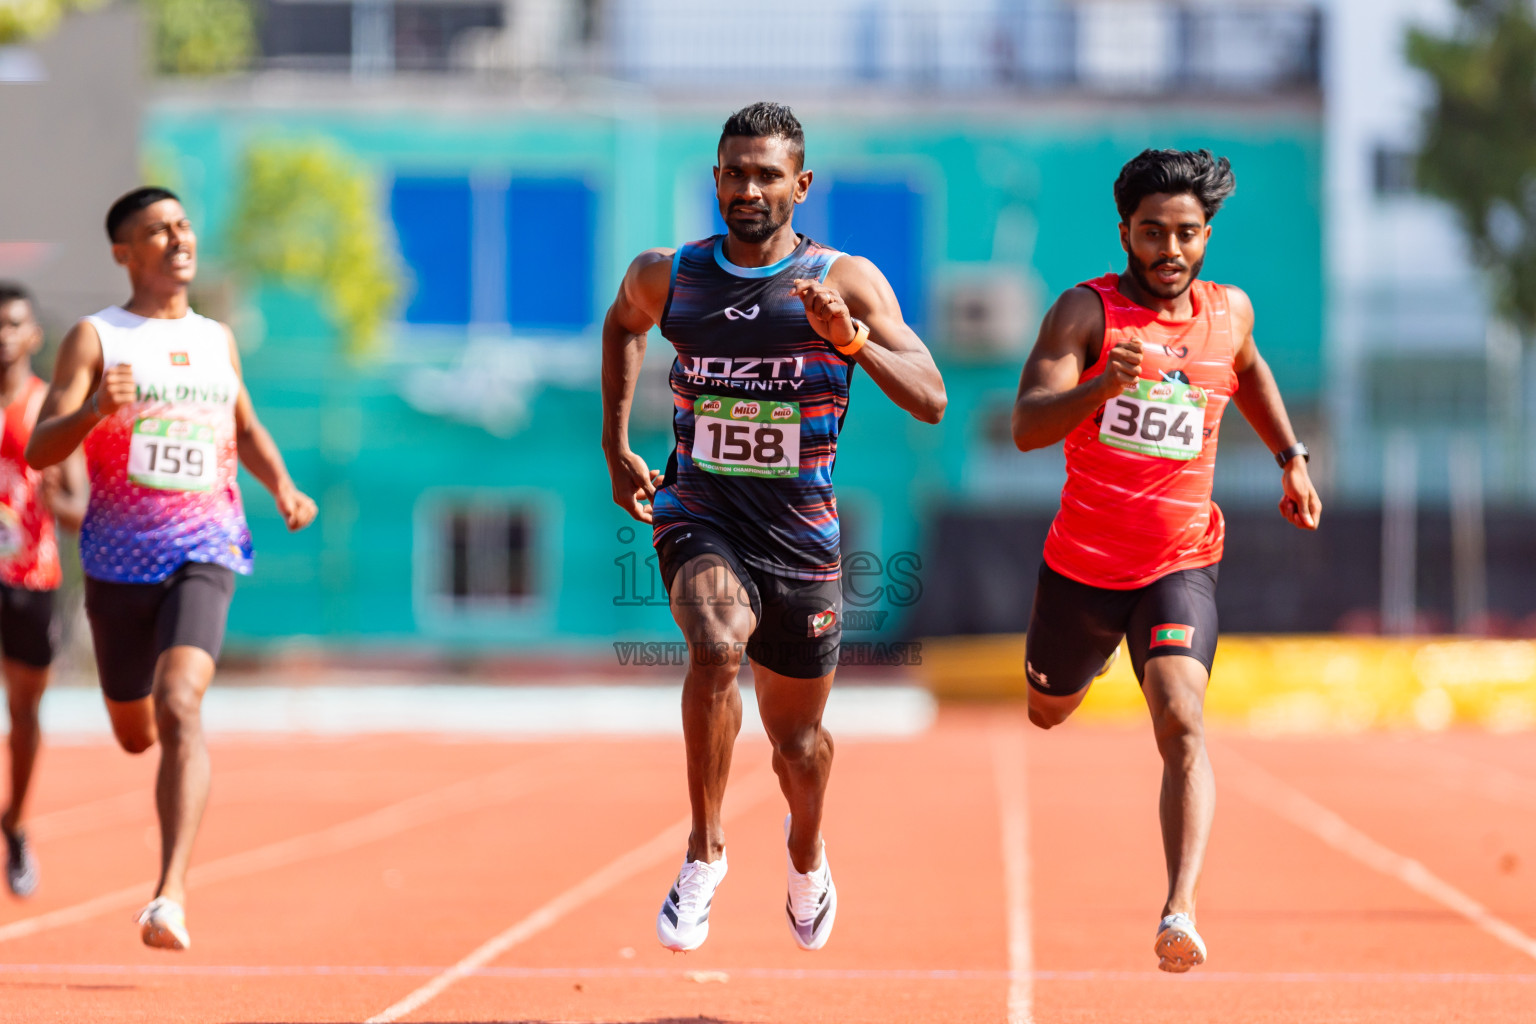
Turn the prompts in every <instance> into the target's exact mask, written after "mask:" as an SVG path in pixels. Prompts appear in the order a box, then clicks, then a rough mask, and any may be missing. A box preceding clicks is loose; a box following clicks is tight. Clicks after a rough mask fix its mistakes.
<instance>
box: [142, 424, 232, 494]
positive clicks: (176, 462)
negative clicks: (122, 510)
mask: <svg viewBox="0 0 1536 1024" xmlns="http://www.w3.org/2000/svg"><path fill="white" fill-rule="evenodd" d="M216 476H218V460H217V457H216V456H215V454H214V437H213V428H212V427H210V426H206V425H204V424H201V423H188V422H186V421H185V420H167V419H160V418H158V417H146V418H144V419H141V420H134V422H133V439H132V440H131V441H130V442H129V443H128V479H129V480H132V481H133V482H134V483H136V484H138V485H139V486H140V487H153V488H154V489H155V490H158V491H207V490H211V489H212V488H213V482H214V478H215V477H216Z"/></svg>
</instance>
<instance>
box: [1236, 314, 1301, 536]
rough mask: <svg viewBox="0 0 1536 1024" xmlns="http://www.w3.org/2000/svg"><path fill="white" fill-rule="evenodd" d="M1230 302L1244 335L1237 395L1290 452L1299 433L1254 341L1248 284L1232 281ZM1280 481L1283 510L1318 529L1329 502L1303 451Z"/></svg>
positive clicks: (1276, 445) (1267, 438)
mask: <svg viewBox="0 0 1536 1024" xmlns="http://www.w3.org/2000/svg"><path fill="white" fill-rule="evenodd" d="M1227 301H1228V302H1229V303H1231V308H1232V320H1233V324H1234V326H1235V327H1236V328H1237V332H1238V335H1239V341H1238V347H1237V355H1236V356H1234V357H1233V359H1232V369H1233V370H1235V371H1236V372H1237V393H1236V394H1234V395H1233V396H1232V400H1233V401H1234V402H1236V403H1237V408H1238V411H1239V412H1241V413H1242V414H1243V419H1245V420H1247V421H1248V423H1249V425H1251V426H1252V427H1253V429H1254V431H1255V432H1256V433H1257V434H1258V435H1259V440H1261V441H1263V442H1264V444H1265V445H1267V446H1268V447H1269V450H1270V451H1271V452H1281V451H1284V450H1285V449H1287V448H1289V447H1290V446H1291V445H1293V444H1295V443H1296V433H1295V431H1293V430H1292V429H1291V418H1290V417H1289V416H1288V415H1286V412H1285V401H1284V400H1283V399H1282V398H1281V397H1280V388H1279V386H1278V385H1277V384H1276V383H1275V375H1274V374H1273V373H1271V372H1270V370H1269V364H1268V363H1266V362H1265V361H1264V357H1263V356H1261V355H1259V346H1258V345H1257V344H1256V343H1255V342H1254V340H1253V322H1254V314H1253V302H1252V301H1251V300H1250V299H1249V298H1248V296H1247V295H1246V294H1244V292H1243V291H1242V289H1240V288H1233V287H1232V286H1231V285H1228V286H1227ZM1280 486H1281V490H1282V491H1283V497H1281V499H1280V514H1281V515H1283V516H1285V518H1287V519H1289V520H1290V521H1291V522H1292V523H1293V524H1295V525H1296V526H1297V527H1298V528H1300V529H1303V530H1315V529H1317V524H1318V522H1319V520H1320V518H1321V516H1322V514H1323V502H1322V499H1320V498H1319V497H1318V496H1317V489H1316V488H1315V487H1313V486H1312V477H1311V476H1310V474H1308V472H1307V460H1306V459H1304V458H1302V457H1301V456H1300V455H1298V456H1296V457H1294V458H1293V459H1291V461H1290V462H1287V463H1286V464H1285V470H1284V473H1283V475H1282V477H1281V481H1280Z"/></svg>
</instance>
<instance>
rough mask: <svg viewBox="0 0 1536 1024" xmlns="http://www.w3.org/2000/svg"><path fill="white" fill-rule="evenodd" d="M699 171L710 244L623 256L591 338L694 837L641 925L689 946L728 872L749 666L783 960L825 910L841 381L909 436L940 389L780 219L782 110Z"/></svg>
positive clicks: (889, 322)
mask: <svg viewBox="0 0 1536 1024" xmlns="http://www.w3.org/2000/svg"><path fill="white" fill-rule="evenodd" d="M717 157H718V160H719V166H718V167H716V168H715V183H716V195H717V198H718V200H719V203H720V213H721V215H722V216H723V217H724V218H725V223H726V226H727V228H728V229H729V232H728V234H725V235H718V236H716V237H714V238H708V239H705V240H703V241H699V242H692V243H689V244H688V245H685V246H683V247H682V248H680V249H677V250H675V251H674V250H671V249H652V250H649V251H647V252H644V253H641V254H640V256H638V257H637V258H636V259H635V261H634V263H632V264H631V265H630V268H629V271H628V273H626V274H625V276H624V281H623V283H622V285H621V286H620V288H619V294H618V298H617V299H615V300H614V303H613V306H612V308H611V309H609V311H608V317H607V320H606V321H605V322H604V325H603V451H604V453H605V455H606V456H607V459H608V468H609V473H610V474H611V476H612V478H613V497H614V501H615V502H617V503H618V505H619V506H620V507H621V508H623V509H624V510H625V511H626V512H628V513H629V514H630V515H632V516H634V517H635V518H636V519H638V520H640V521H641V522H646V523H653V524H654V527H655V543H656V549H657V553H658V555H659V556H660V563H661V571H662V576H663V578H664V580H665V582H666V585H667V590H668V593H669V595H670V597H671V605H672V615H673V618H675V619H676V620H677V624H678V625H679V626H680V627H681V629H682V631H683V635H684V637H685V638H686V639H687V641H688V644H689V650H690V651H691V652H692V653H691V657H690V661H689V667H688V672H687V675H686V677H685V678H684V681H683V737H684V742H685V745H686V747H687V755H688V796H689V800H690V802H691V803H692V806H693V832H692V834H691V835H690V837H689V840H688V851H687V856H686V859H685V861H684V863H683V867H682V870H681V871H680V872H679V873H678V876H677V881H676V882H675V883H674V885H673V886H672V888H671V890H670V891H669V892H668V893H667V898H666V900H665V902H664V903H663V904H662V908H661V913H660V914H659V915H658V916H657V919H656V930H657V936H658V938H659V939H660V940H661V942H662V944H663V945H664V946H666V947H667V948H669V949H673V950H688V949H695V948H697V947H698V946H699V945H700V944H701V943H702V942H703V941H704V939H705V937H706V936H707V934H708V931H709V906H710V901H711V900H712V899H713V896H714V891H715V888H716V886H718V885H719V884H720V881H721V880H722V879H723V878H724V877H725V872H726V859H725V834H724V830H723V828H722V826H721V821H720V806H721V801H722V800H723V798H724V796H725V783H726V776H727V775H728V773H729V771H730V764H731V749H732V747H733V745H734V743H735V740H736V734H737V732H738V730H739V729H740V727H741V695H740V693H739V691H738V690H737V686H736V674H737V670H738V669H739V667H740V664H741V658H742V654H743V651H745V653H746V655H747V657H748V658H749V659H750V660H751V662H752V675H753V679H754V681H755V686H756V691H757V703H758V710H759V711H760V712H761V714H762V718H763V725H764V727H765V728H766V729H767V732H768V737H769V739H770V741H771V742H772V744H773V766H774V770H775V771H776V772H777V773H778V776H779V782H780V785H781V787H782V788H783V790H784V795H785V797H786V798H787V799H788V802H789V807H790V817H789V818H788V819H787V820H786V822H785V829H786V839H787V843H788V853H789V867H788V870H789V902H788V906H787V908H786V912H787V916H788V918H789V925H790V929H791V931H792V932H793V934H794V937H795V941H796V942H797V943H798V944H799V945H800V946H801V948H803V949H820V948H821V947H822V945H824V944H825V943H826V941H827V937H828V936H829V935H830V934H831V931H832V924H833V920H834V918H835V916H836V906H837V891H836V889H835V888H834V887H833V885H832V876H831V872H830V871H829V869H828V867H827V860H826V856H825V854H824V852H823V848H822V842H821V814H822V798H823V794H824V793H825V791H826V786H827V777H828V774H829V772H830V770H831V767H832V739H831V737H830V736H829V735H828V734H827V731H826V730H825V729H824V728H822V725H821V716H822V709H823V707H824V706H825V704H826V700H827V694H828V692H829V691H830V690H831V686H832V677H833V674H834V672H835V670H836V668H837V652H838V643H839V638H840V625H841V623H840V619H841V616H842V591H841V586H840V583H839V579H840V565H839V561H838V519H837V503H836V499H835V497H834V496H833V491H832V466H833V463H834V461H835V459H836V454H837V434H838V430H839V428H840V426H841V424H842V419H843V416H844V414H845V413H846V411H847V408H848V385H849V381H850V379H851V377H852V375H853V370H854V368H855V367H856V366H862V367H863V368H864V371H865V372H866V373H868V374H869V376H870V378H871V379H872V380H873V381H874V382H875V384H876V385H877V386H878V387H879V388H880V389H881V390H882V391H884V392H885V393H886V395H888V396H889V397H890V398H891V400H892V401H894V402H895V403H896V404H897V405H899V406H900V407H901V408H903V409H905V410H906V411H908V412H910V413H911V414H912V415H913V416H915V417H916V418H918V419H920V420H922V421H924V422H927V423H937V422H938V421H939V418H940V417H941V416H942V415H943V413H944V405H945V401H946V399H945V394H944V382H943V380H942V379H941V378H940V376H939V372H938V369H937V367H935V365H934V363H933V358H932V357H931V356H930V355H929V353H928V350H927V348H925V347H924V345H923V343H922V341H921V340H919V339H918V337H917V335H916V334H915V333H913V331H912V329H911V328H910V327H908V326H907V325H906V323H905V322H904V321H903V320H902V316H901V310H900V308H899V307H898V305H897V302H896V296H895V294H894V293H893V292H892V290H891V287H890V285H889V284H888V283H887V282H886V280H885V277H884V276H883V275H882V274H881V273H880V271H879V270H878V269H876V268H875V266H874V265H873V264H871V263H869V262H868V261H867V260H863V259H860V258H859V257H857V256H845V255H843V254H841V253H839V252H836V251H835V250H832V249H828V248H826V247H825V246H822V245H818V244H817V243H815V242H813V241H812V240H811V239H809V238H806V237H804V236H802V235H798V234H796V233H795V230H794V227H793V226H792V224H791V217H792V214H793V212H794V207H795V204H796V203H798V202H801V201H803V200H804V199H805V196H806V191H807V190H808V189H809V188H810V186H811V172H810V171H808V170H805V167H804V163H805V136H804V133H803V131H802V130H801V127H800V123H799V121H797V120H796V119H795V116H794V114H793V113H791V112H790V110H789V108H788V107H785V106H782V105H779V104H774V103H757V104H753V105H752V106H750V107H746V108H745V109H743V110H740V111H738V112H737V113H735V114H733V115H732V116H731V118H730V119H729V120H728V121H726V123H725V127H724V130H723V131H722V133H721V136H720V143H719V148H718V152H717ZM655 325H660V327H661V333H662V335H663V336H664V337H665V338H666V339H667V340H668V341H670V342H671V343H672V345H673V347H674V348H675V349H676V350H677V360H676V361H675V362H674V363H673V365H672V374H671V383H672V390H673V393H674V396H675V401H674V414H673V429H674V432H675V434H676V438H677V442H676V445H675V447H674V449H673V451H672V454H671V457H670V459H669V460H668V464H667V472H666V475H665V478H664V479H661V474H659V473H655V472H654V471H652V470H651V469H650V468H649V467H648V466H647V465H646V463H645V460H643V459H642V458H641V457H640V456H639V455H637V454H636V453H635V452H634V451H632V450H631V449H630V446H629V410H630V404H631V400H632V398H633V395H634V389H635V380H636V377H637V375H638V373H639V370H640V364H641V361H642V359H643V358H644V355H645V339H646V333H647V332H648V331H649V330H650V328H651V327H652V326H655ZM658 483H659V486H658Z"/></svg>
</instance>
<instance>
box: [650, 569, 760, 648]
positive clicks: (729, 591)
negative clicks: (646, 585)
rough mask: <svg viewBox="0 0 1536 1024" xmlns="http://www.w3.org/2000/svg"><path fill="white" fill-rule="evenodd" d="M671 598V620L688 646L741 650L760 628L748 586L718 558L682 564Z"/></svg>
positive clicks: (675, 579) (673, 581)
mask: <svg viewBox="0 0 1536 1024" xmlns="http://www.w3.org/2000/svg"><path fill="white" fill-rule="evenodd" d="M670 598H671V605H672V618H673V619H675V620H676V622H677V624H678V627H679V628H680V629H682V631H683V636H684V638H685V639H687V641H688V643H689V644H695V643H725V644H732V645H734V648H733V649H734V650H737V651H740V650H743V649H744V647H745V645H746V642H747V639H748V638H749V637H751V635H752V632H753V630H755V629H756V628H757V617H756V616H755V615H753V614H752V600H751V598H750V597H749V596H748V594H747V590H746V587H745V586H743V584H742V581H741V580H739V579H737V578H736V574H735V573H734V572H732V571H731V568H730V566H729V565H727V564H726V563H725V561H724V560H723V559H722V558H720V557H719V556H718V555H710V554H703V555H698V556H697V557H694V558H691V559H689V560H688V561H687V562H685V563H683V567H682V569H680V570H678V573H677V576H676V577H675V578H674V579H673V580H672V592H671V594H670Z"/></svg>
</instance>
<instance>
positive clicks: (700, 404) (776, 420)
mask: <svg viewBox="0 0 1536 1024" xmlns="http://www.w3.org/2000/svg"><path fill="white" fill-rule="evenodd" d="M692 455H693V461H694V462H695V463H697V464H698V466H699V468H700V469H703V470H705V471H706V472H710V473H720V474H723V475H726V476H763V477H785V476H799V475H800V403H798V402H769V401H765V400H763V399H756V398H754V399H745V398H722V397H721V396H719V395H700V396H699V397H698V399H696V400H695V401H694V403H693V452H692Z"/></svg>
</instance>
